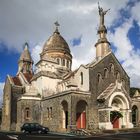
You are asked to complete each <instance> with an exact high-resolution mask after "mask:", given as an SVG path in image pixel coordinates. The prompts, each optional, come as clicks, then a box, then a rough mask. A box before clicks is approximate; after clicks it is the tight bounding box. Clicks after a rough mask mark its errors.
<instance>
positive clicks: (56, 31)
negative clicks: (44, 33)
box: [54, 21, 60, 33]
mask: <svg viewBox="0 0 140 140" xmlns="http://www.w3.org/2000/svg"><path fill="white" fill-rule="evenodd" d="M54 24H55V26H56V29H55V33H59V31H58V27H59V26H60V24H59V23H58V21H56V22H55V23H54Z"/></svg>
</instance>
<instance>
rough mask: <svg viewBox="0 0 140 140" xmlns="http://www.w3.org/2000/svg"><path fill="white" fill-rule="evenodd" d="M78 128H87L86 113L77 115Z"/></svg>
mask: <svg viewBox="0 0 140 140" xmlns="http://www.w3.org/2000/svg"><path fill="white" fill-rule="evenodd" d="M76 126H77V128H78V129H80V128H86V113H85V112H82V113H77V114H76Z"/></svg>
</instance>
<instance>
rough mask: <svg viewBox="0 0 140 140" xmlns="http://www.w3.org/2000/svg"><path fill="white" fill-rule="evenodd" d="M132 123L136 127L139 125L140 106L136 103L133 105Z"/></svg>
mask: <svg viewBox="0 0 140 140" xmlns="http://www.w3.org/2000/svg"><path fill="white" fill-rule="evenodd" d="M132 123H133V125H134V127H136V126H137V125H138V107H137V106H136V105H133V107H132Z"/></svg>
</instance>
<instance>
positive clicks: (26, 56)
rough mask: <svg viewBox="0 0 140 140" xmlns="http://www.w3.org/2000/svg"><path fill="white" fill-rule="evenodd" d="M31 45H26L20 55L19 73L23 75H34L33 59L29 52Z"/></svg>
mask: <svg viewBox="0 0 140 140" xmlns="http://www.w3.org/2000/svg"><path fill="white" fill-rule="evenodd" d="M28 48H29V45H28V43H25V44H24V50H23V52H22V53H21V55H20V58H19V61H18V72H17V74H18V73H19V72H22V73H30V74H32V73H33V69H32V66H33V60H32V58H31V55H30V52H29V49H28Z"/></svg>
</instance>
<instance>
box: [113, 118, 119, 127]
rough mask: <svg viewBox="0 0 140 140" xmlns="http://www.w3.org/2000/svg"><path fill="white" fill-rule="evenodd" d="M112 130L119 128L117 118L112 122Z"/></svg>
mask: <svg viewBox="0 0 140 140" xmlns="http://www.w3.org/2000/svg"><path fill="white" fill-rule="evenodd" d="M113 128H119V118H116V119H115V120H114V121H113Z"/></svg>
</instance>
